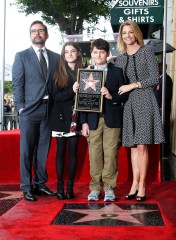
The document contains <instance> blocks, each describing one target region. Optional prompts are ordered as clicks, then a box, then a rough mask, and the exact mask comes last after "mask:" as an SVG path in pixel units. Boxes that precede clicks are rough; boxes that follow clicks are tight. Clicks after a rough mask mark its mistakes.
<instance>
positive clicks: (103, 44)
mask: <svg viewBox="0 0 176 240" xmlns="http://www.w3.org/2000/svg"><path fill="white" fill-rule="evenodd" d="M94 47H96V48H97V49H99V50H105V51H106V52H107V53H108V52H109V43H108V42H107V41H106V40H104V39H102V38H98V39H96V40H94V41H93V42H92V43H91V47H90V51H91V52H92V51H93V49H94Z"/></svg>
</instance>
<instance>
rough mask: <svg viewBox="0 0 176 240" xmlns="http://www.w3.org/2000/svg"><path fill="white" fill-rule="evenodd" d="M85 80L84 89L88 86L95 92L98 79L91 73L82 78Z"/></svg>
mask: <svg viewBox="0 0 176 240" xmlns="http://www.w3.org/2000/svg"><path fill="white" fill-rule="evenodd" d="M83 81H84V82H85V87H84V90H87V89H88V88H91V89H92V90H94V91H95V92H96V84H97V83H98V82H99V81H100V80H95V79H94V78H93V75H92V73H91V74H90V75H89V77H88V78H87V79H85V80H83Z"/></svg>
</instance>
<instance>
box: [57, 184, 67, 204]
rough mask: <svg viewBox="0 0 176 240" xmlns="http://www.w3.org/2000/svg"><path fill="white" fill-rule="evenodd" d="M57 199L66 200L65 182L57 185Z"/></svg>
mask: <svg viewBox="0 0 176 240" xmlns="http://www.w3.org/2000/svg"><path fill="white" fill-rule="evenodd" d="M56 196H57V199H60V200H63V199H65V193H64V182H63V181H60V182H59V183H58V185H57V193H56Z"/></svg>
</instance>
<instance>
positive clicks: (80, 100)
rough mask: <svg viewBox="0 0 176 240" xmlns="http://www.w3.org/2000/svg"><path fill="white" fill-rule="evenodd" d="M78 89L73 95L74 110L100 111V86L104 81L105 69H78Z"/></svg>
mask: <svg viewBox="0 0 176 240" xmlns="http://www.w3.org/2000/svg"><path fill="white" fill-rule="evenodd" d="M77 82H78V83H79V89H78V91H77V92H76V96H75V104H74V110H75V111H82V112H97V113H101V112H102V107H103V95H102V94H101V88H102V87H103V86H104V83H105V71H104V70H96V69H82V68H79V69H78V73H77Z"/></svg>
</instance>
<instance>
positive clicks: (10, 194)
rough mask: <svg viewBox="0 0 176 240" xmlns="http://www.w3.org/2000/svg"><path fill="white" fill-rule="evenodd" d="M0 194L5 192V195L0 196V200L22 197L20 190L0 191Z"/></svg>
mask: <svg viewBox="0 0 176 240" xmlns="http://www.w3.org/2000/svg"><path fill="white" fill-rule="evenodd" d="M0 194H5V195H6V196H4V197H1V198H0V200H10V199H14V198H22V197H23V194H22V192H21V191H0Z"/></svg>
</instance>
